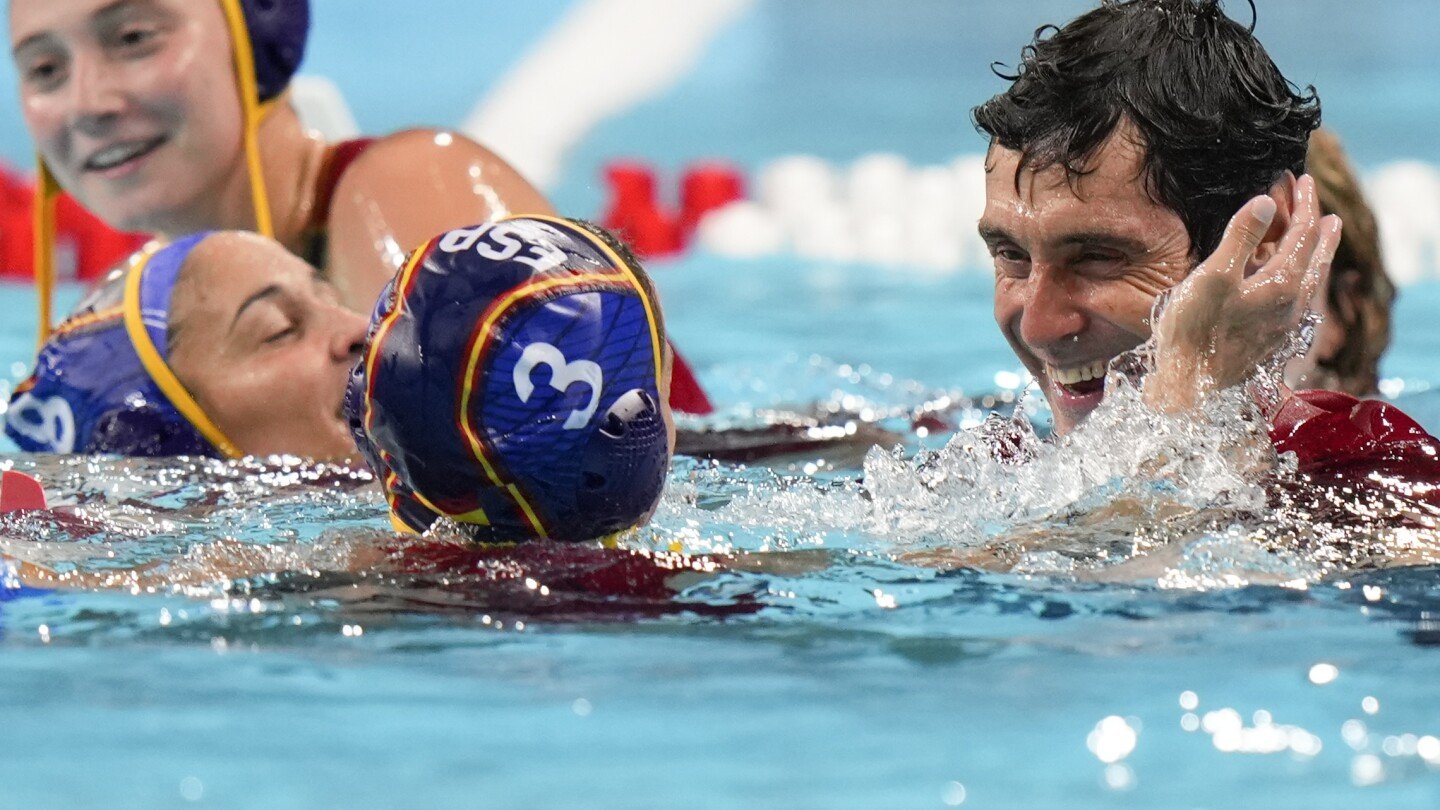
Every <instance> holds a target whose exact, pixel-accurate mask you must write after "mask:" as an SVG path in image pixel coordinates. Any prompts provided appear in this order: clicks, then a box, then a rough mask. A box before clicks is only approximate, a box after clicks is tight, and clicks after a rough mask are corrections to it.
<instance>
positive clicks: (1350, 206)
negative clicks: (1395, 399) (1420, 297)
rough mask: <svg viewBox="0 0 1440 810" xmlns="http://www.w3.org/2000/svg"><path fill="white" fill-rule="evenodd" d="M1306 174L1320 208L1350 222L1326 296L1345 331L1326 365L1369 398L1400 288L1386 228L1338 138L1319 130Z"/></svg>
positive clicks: (1343, 384)
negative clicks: (1386, 253)
mask: <svg viewBox="0 0 1440 810" xmlns="http://www.w3.org/2000/svg"><path fill="white" fill-rule="evenodd" d="M1305 170H1306V171H1307V172H1308V173H1309V174H1310V176H1311V177H1313V178H1315V186H1316V189H1317V190H1318V192H1319V194H1320V207H1321V208H1322V209H1324V212H1325V213H1326V214H1337V215H1338V216H1339V217H1340V219H1341V221H1342V222H1343V223H1344V226H1345V228H1344V232H1343V234H1342V236H1341V239H1340V246H1339V248H1338V249H1337V250H1336V251H1335V261H1334V263H1333V265H1332V267H1331V270H1330V284H1329V289H1327V290H1326V292H1325V296H1326V299H1327V300H1328V302H1329V305H1330V311H1331V313H1332V314H1333V316H1334V317H1335V318H1336V319H1338V321H1339V325H1340V326H1341V328H1342V329H1343V330H1344V335H1345V336H1344V339H1343V341H1342V342H1341V345H1340V348H1339V349H1338V350H1337V351H1336V352H1335V356H1334V357H1331V358H1326V359H1323V360H1322V361H1321V367H1322V368H1323V369H1324V370H1326V371H1329V372H1330V373H1332V374H1333V375H1334V376H1335V378H1336V384H1337V386H1338V387H1339V388H1340V390H1342V391H1345V392H1346V393H1349V394H1353V395H1356V396H1368V395H1371V394H1373V393H1375V391H1376V390H1377V388H1378V386H1379V381H1380V357H1381V355H1383V354H1384V353H1385V350H1386V349H1387V348H1388V347H1389V345H1390V309H1391V307H1392V306H1393V305H1394V303H1395V285H1394V283H1393V282H1391V281H1390V276H1389V275H1387V274H1386V272H1385V261H1384V257H1383V256H1382V255H1381V252H1380V229H1379V226H1378V224H1377V223H1376V221H1375V213H1374V212H1373V211H1372V210H1371V209H1370V206H1369V205H1368V204H1367V203H1366V202H1365V194H1364V192H1363V191H1361V188H1360V182H1359V179H1358V178H1357V177H1356V175H1355V170H1354V168H1353V167H1351V165H1350V161H1349V159H1348V158H1347V157H1346V156H1345V150H1344V148H1343V147H1342V146H1341V145H1340V139H1339V138H1338V137H1336V135H1335V133H1333V132H1331V131H1329V130H1326V129H1319V130H1316V131H1315V132H1314V134H1312V135H1311V136H1310V152H1309V154H1308V156H1307V157H1306V161H1305Z"/></svg>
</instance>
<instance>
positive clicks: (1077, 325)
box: [1020, 266, 1088, 348]
mask: <svg viewBox="0 0 1440 810" xmlns="http://www.w3.org/2000/svg"><path fill="white" fill-rule="evenodd" d="M1029 286H1030V290H1029V299H1028V301H1027V302H1026V304H1025V312H1024V313H1023V314H1022V315H1021V316H1020V337H1021V339H1022V340H1024V341H1025V343H1026V344H1027V345H1029V346H1035V347H1040V348H1044V347H1048V346H1057V345H1060V344H1061V343H1063V342H1066V341H1070V340H1072V339H1074V338H1075V337H1076V336H1078V335H1079V334H1080V333H1081V332H1083V331H1085V327H1086V326H1087V324H1088V319H1087V318H1086V315H1085V311H1084V309H1083V308H1082V307H1081V306H1080V303H1079V301H1078V300H1077V297H1076V296H1077V290H1076V289H1075V282H1074V280H1073V279H1071V278H1069V277H1068V276H1067V275H1066V274H1062V273H1056V272H1055V271H1054V270H1053V269H1052V268H1049V267H1044V266H1037V267H1035V268H1033V269H1032V271H1031V273H1030V278H1029Z"/></svg>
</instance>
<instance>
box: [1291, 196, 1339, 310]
mask: <svg viewBox="0 0 1440 810" xmlns="http://www.w3.org/2000/svg"><path fill="white" fill-rule="evenodd" d="M1341 228H1342V223H1341V222H1340V217H1337V216H1335V215H1334V214H1331V215H1330V216H1327V217H1325V218H1324V219H1322V220H1320V227H1319V230H1320V236H1319V238H1318V239H1317V240H1316V244H1315V252H1314V254H1313V255H1311V257H1310V263H1309V266H1308V268H1307V269H1306V272H1305V278H1304V280H1303V281H1302V287H1301V290H1300V294H1301V298H1300V300H1301V301H1304V302H1306V303H1307V304H1308V303H1309V302H1311V301H1313V300H1315V293H1316V291H1317V290H1318V289H1319V288H1320V286H1321V285H1322V284H1325V283H1328V281H1329V279H1330V264H1331V263H1332V262H1334V261H1335V251H1336V250H1338V249H1339V247H1340V233H1341Z"/></svg>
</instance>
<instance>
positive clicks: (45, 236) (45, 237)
mask: <svg viewBox="0 0 1440 810" xmlns="http://www.w3.org/2000/svg"><path fill="white" fill-rule="evenodd" d="M36 165H37V166H39V171H38V173H37V175H36V178H35V211H34V217H33V219H32V228H33V230H34V234H35V246H34V250H35V253H34V264H35V268H34V270H35V294H36V298H37V306H38V308H39V310H40V312H39V316H40V328H39V340H38V345H37V349H36V350H37V351H38V350H39V349H40V348H44V346H45V341H47V340H49V339H50V333H51V332H52V331H53V330H54V328H55V312H54V300H55V198H56V197H57V196H59V194H60V184H59V183H57V182H55V175H53V174H51V173H50V167H48V166H46V165H45V161H44V160H40V159H38V158H37V160H36Z"/></svg>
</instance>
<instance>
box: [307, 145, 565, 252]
mask: <svg viewBox="0 0 1440 810" xmlns="http://www.w3.org/2000/svg"><path fill="white" fill-rule="evenodd" d="M357 199H363V200H366V201H369V202H371V203H374V202H380V203H395V204H397V207H400V208H401V209H402V211H399V212H397V213H403V212H415V213H417V214H420V215H421V216H424V218H425V219H426V220H427V223H428V221H430V220H431V219H432V218H433V217H444V216H445V215H446V214H447V213H448V212H455V213H454V214H453V215H451V216H450V217H449V218H452V219H453V218H455V217H456V216H457V215H459V214H460V213H461V211H465V212H469V211H478V210H481V209H484V211H485V212H486V213H491V212H493V213H494V214H501V212H499V211H494V209H495V208H496V207H501V208H504V209H506V210H505V211H504V213H509V214H514V213H525V214H550V213H554V209H553V208H552V207H551V205H550V202H549V201H548V200H547V199H545V195H544V194H542V193H541V192H540V191H539V190H538V189H537V188H535V186H534V185H532V184H531V183H530V182H529V181H528V180H526V179H525V178H524V176H522V175H521V174H520V172H518V171H516V170H515V168H514V167H512V166H511V165H510V164H509V163H507V162H506V161H505V160H504V158H502V157H500V156H499V155H497V154H495V153H494V152H492V151H491V150H489V149H487V148H486V147H485V146H483V145H481V144H479V143H477V142H476V141H474V140H472V139H470V138H469V137H467V136H465V135H463V134H461V133H459V132H455V131H453V130H445V129H429V128H420V129H407V130H403V131H400V132H395V133H392V134H390V135H386V136H383V137H379V138H376V139H374V140H372V141H370V142H369V143H368V145H366V146H365V147H364V150H363V151H362V152H361V153H360V154H359V155H358V156H356V157H355V158H354V159H353V160H352V161H350V163H349V165H348V166H347V167H346V169H345V172H344V174H343V175H342V176H341V177H340V178H338V182H337V183H336V187H335V205H333V206H332V207H331V210H330V223H329V224H330V225H331V227H332V228H333V227H335V226H336V225H340V224H343V222H342V220H343V219H344V218H345V217H347V216H350V215H353V214H354V213H355V211H354V209H353V206H350V205H347V202H350V201H354V200H357ZM457 206H458V207H459V208H460V209H461V211H456V210H455V209H456V207H457ZM421 212H427V213H428V216H425V215H424V214H421ZM462 219H463V221H457V222H455V223H454V225H442V226H440V227H432V226H428V224H427V227H426V229H425V230H426V234H427V237H428V236H431V235H434V234H436V233H439V232H440V231H442V230H444V229H445V228H447V227H458V226H461V225H469V224H474V222H475V221H476V220H474V219H473V215H471V216H470V217H462Z"/></svg>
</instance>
